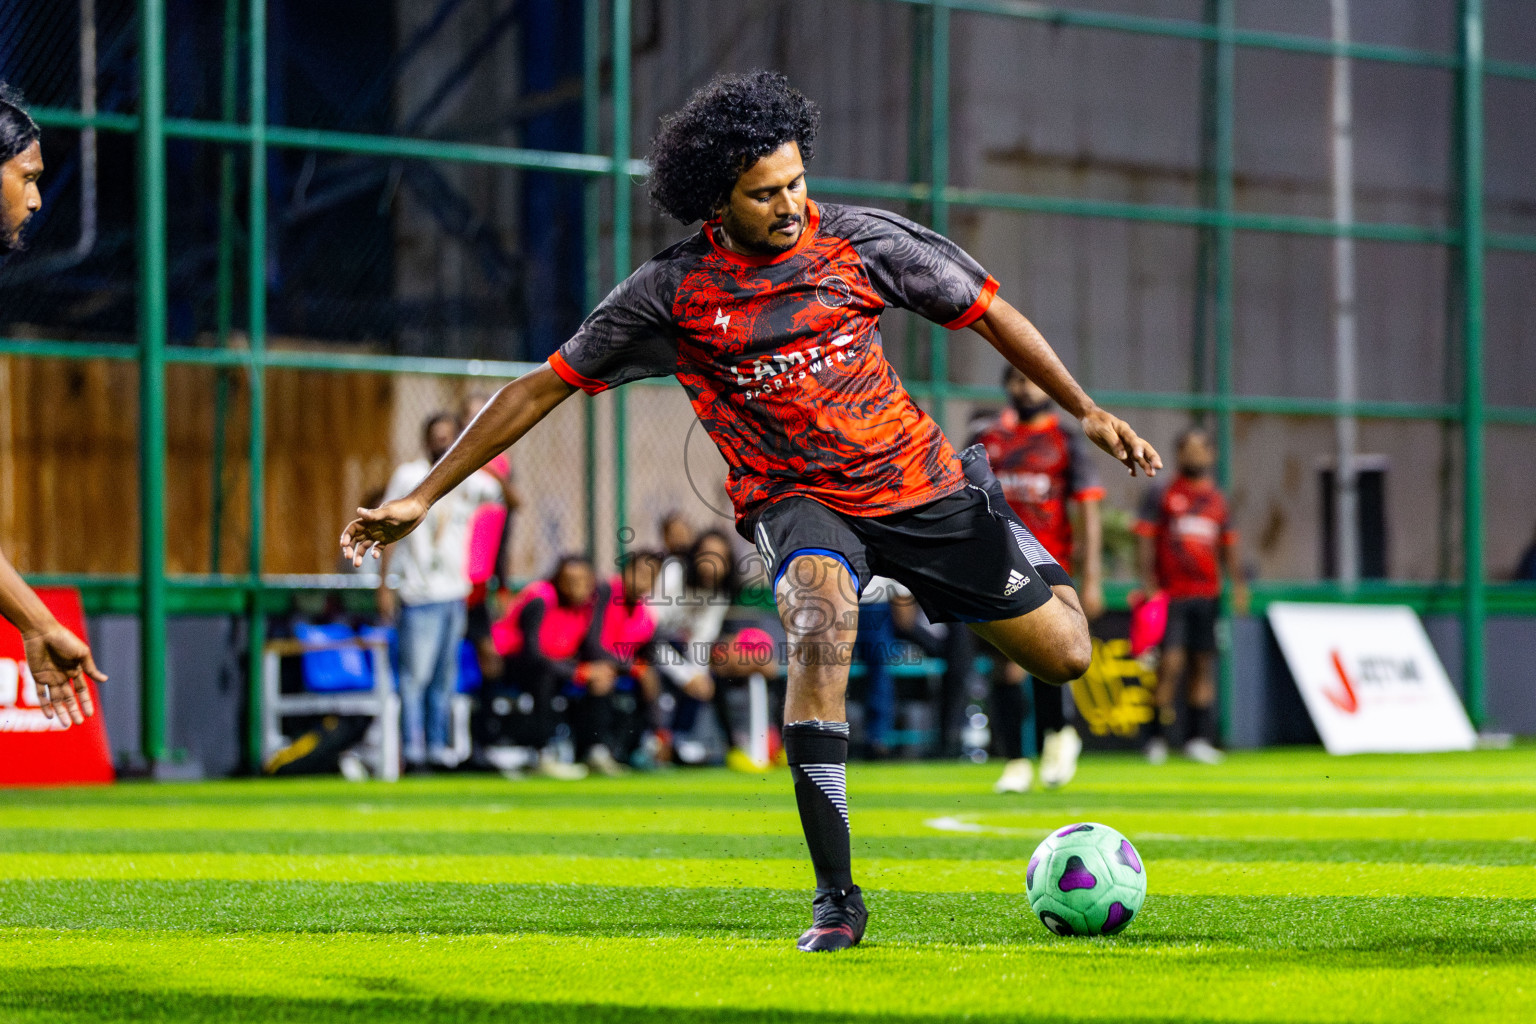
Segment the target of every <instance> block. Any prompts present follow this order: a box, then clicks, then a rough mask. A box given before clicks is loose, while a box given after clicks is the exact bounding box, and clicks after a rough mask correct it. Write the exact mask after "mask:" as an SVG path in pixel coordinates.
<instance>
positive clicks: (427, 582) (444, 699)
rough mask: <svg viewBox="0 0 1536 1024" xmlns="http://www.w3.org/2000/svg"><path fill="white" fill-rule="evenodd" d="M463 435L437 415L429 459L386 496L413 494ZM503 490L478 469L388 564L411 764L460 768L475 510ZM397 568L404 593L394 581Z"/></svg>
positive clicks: (428, 439) (386, 603) (386, 605)
mask: <svg viewBox="0 0 1536 1024" xmlns="http://www.w3.org/2000/svg"><path fill="white" fill-rule="evenodd" d="M458 436H459V421H458V419H457V418H456V417H455V416H454V415H453V414H452V413H447V412H437V413H433V414H432V415H431V416H429V417H427V421H426V424H425V425H424V426H423V428H422V441H423V444H424V446H425V448H426V451H427V458H424V459H416V460H414V461H412V462H407V463H405V464H404V465H402V466H400V467H399V468H398V469H396V470H395V473H394V475H393V476H392V477H390V480H389V486H388V487H387V488H386V489H385V500H391V499H394V498H399V497H403V496H404V495H407V494H409V493H411V491H412V490H414V489H415V488H416V486H417V485H418V484H420V483H421V482H422V480H424V479H426V476H427V473H428V472H430V471H431V469H432V466H433V465H434V464H436V462H437V460H438V459H440V458H442V457H443V455H444V453H446V452H447V451H448V449H449V448H450V447H452V445H453V442H454V440H455V439H456V438H457V437H458ZM502 500H503V496H502V487H501V486H500V485H499V484H498V483H497V481H496V480H495V479H494V478H493V477H492V476H491V475H490V474H489V473H486V472H484V471H483V470H482V471H480V472H477V473H474V474H471V475H470V476H469V477H468V478H467V479H466V480H465V481H464V482H463V483H462V484H460V485H459V486H458V487H456V488H454V489H453V490H452V491H450V492H449V493H448V494H447V495H445V496H444V498H443V500H442V501H440V502H439V503H438V504H437V505H435V506H433V508H432V511H431V512H430V513H429V514H428V515H427V517H426V520H425V521H424V522H423V523H422V528H421V529H419V530H417V531H416V532H415V533H413V534H412V535H411V536H410V537H408V538H406V539H405V540H404V541H403V542H402V543H400V544H398V545H396V546H395V548H394V549H393V550H392V551H391V553H390V556H389V560H388V561H387V562H386V563H385V565H384V567H383V569H381V576H380V580H381V582H380V585H379V614H380V616H381V617H382V618H383V619H385V620H386V621H389V620H398V623H397V624H398V628H399V632H400V704H401V731H402V733H403V737H402V738H403V744H402V746H403V748H404V754H405V762H406V765H407V766H409V767H418V768H419V767H422V766H424V765H425V764H426V763H427V762H428V760H431V761H432V762H433V763H435V764H438V765H440V766H443V767H453V766H454V763H455V759H454V757H453V755H452V754H451V753H450V747H449V745H448V716H449V700H450V699H451V698H452V696H453V694H454V691H455V690H457V689H458V684H459V646H460V644H461V643H462V642H463V640H464V630H465V614H466V613H465V605H464V599H465V598H467V597H468V596H469V592H470V589H471V588H470V582H469V572H468V569H467V567H466V564H465V563H466V560H467V557H468V554H469V525H470V520H471V519H472V518H473V517H474V514H475V510H476V509H477V508H479V507H480V506H481V505H483V504H486V503H487V502H497V501H502ZM391 573H393V574H394V575H395V576H396V577H397V579H398V581H399V588H398V591H395V590H391V589H390V588H389V585H388V583H387V582H385V581H387V579H388V576H389V575H390V574H391Z"/></svg>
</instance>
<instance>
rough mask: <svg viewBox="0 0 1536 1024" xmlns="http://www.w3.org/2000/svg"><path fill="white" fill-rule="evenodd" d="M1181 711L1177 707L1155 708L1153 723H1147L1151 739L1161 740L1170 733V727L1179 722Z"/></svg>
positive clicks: (1153, 710)
mask: <svg viewBox="0 0 1536 1024" xmlns="http://www.w3.org/2000/svg"><path fill="white" fill-rule="evenodd" d="M1178 717H1179V710H1178V708H1175V707H1167V708H1160V707H1155V706H1154V707H1153V708H1152V721H1150V722H1148V723H1147V736H1148V738H1149V739H1154V740H1160V739H1162V738H1163V737H1164V735H1165V734H1166V733H1167V731H1168V727H1169V726H1170V725H1172V724H1173V723H1174V722H1176V721H1178Z"/></svg>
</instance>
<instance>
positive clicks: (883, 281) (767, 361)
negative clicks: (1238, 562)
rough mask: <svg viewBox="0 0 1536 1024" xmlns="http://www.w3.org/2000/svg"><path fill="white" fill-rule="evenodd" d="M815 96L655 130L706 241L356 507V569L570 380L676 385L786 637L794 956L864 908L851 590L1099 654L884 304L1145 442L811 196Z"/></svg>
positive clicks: (1034, 354)
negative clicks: (810, 879) (416, 481)
mask: <svg viewBox="0 0 1536 1024" xmlns="http://www.w3.org/2000/svg"><path fill="white" fill-rule="evenodd" d="M819 125H820V114H819V112H818V111H817V109H816V106H815V104H813V103H812V102H811V101H810V100H808V99H806V98H805V97H804V96H802V95H801V94H800V93H798V92H796V91H795V90H794V89H793V88H791V87H790V85H789V82H788V80H787V79H785V78H784V76H783V75H779V74H774V73H772V72H766V71H759V72H755V73H752V74H747V75H736V76H722V77H719V78H716V79H715V80H714V81H713V82H711V83H710V84H709V85H707V86H705V87H704V88H703V89H701V90H699V91H698V92H697V93H695V94H694V95H693V97H692V98H691V99H689V101H688V103H687V105H686V106H684V107H683V109H682V110H680V111H678V112H677V113H676V114H674V115H672V116H671V117H669V118H666V119H665V120H664V121H663V124H662V127H661V132H660V133H659V134H658V135H657V137H656V140H655V146H654V152H653V156H652V164H651V165H652V168H653V173H652V176H651V195H652V197H653V198H654V200H655V202H656V204H657V205H658V206H659V207H660V208H661V209H662V210H664V211H665V212H667V213H668V214H670V215H671V216H673V217H674V218H676V219H677V220H678V221H680V222H682V223H684V224H692V223H693V222H695V221H698V220H703V221H704V226H703V228H702V229H701V230H699V231H697V232H695V233H694V234H692V235H690V236H689V237H688V238H685V239H684V240H683V241H681V242H678V243H677V244H676V245H673V246H671V247H670V248H668V249H666V250H664V251H663V252H661V253H660V254H659V255H657V256H656V257H655V258H653V259H651V260H650V261H649V262H647V263H646V264H645V265H644V266H642V267H641V268H640V269H639V270H637V271H635V272H634V273H633V274H631V275H630V276H629V278H628V279H626V280H625V281H623V282H622V283H621V284H620V285H619V286H618V287H617V288H615V289H614V290H613V292H612V293H611V294H610V295H609V296H608V297H607V298H606V299H604V300H603V302H602V304H601V305H599V306H598V308H597V309H596V310H594V311H593V313H592V314H591V315H590V316H589V317H587V319H586V321H585V322H584V323H583V324H582V325H581V328H580V330H578V331H577V332H576V335H575V336H574V337H572V338H571V339H570V340H569V341H567V342H566V343H565V344H564V345H563V346H561V348H560V350H559V351H558V352H556V353H555V354H554V355H552V356H550V358H549V361H548V362H547V363H545V364H544V365H543V366H541V367H539V368H538V369H537V370H535V371H533V372H532V373H529V374H527V375H526V376H524V377H520V378H519V379H517V380H515V381H513V382H512V383H510V384H508V385H507V386H506V387H504V388H502V389H501V391H499V392H498V393H497V394H496V396H495V397H494V398H493V399H491V401H490V403H489V404H488V405H487V406H486V407H485V409H484V410H482V411H481V413H480V415H479V416H478V417H477V418H476V419H475V421H474V422H473V423H471V424H470V425H469V427H468V428H467V429H466V430H465V431H464V433H463V434H462V435H461V436H460V437H459V439H458V441H457V443H456V444H455V445H454V447H453V449H452V450H451V451H450V452H449V453H448V454H447V455H446V456H444V457H443V459H442V460H441V461H439V462H438V463H437V465H436V466H435V467H434V468H433V470H432V472H431V474H430V475H429V476H428V477H427V478H426V480H425V481H423V482H422V484H421V485H420V486H419V487H417V488H416V490H415V491H413V492H412V493H411V494H409V495H407V496H406V497H405V498H402V499H400V500H398V501H392V502H389V503H387V504H385V505H383V506H381V507H379V508H377V509H363V510H359V518H358V519H356V520H354V521H353V522H352V523H351V524H349V525H348V526H347V528H346V530H345V531H344V532H343V534H342V538H341V543H342V549H343V551H344V552H345V553H346V554H347V556H348V557H350V558H351V559H352V560H353V562H354V564H359V565H360V564H361V563H362V559H363V557H364V556H365V555H366V554H367V553H368V552H369V551H373V552H374V554H375V555H377V553H378V548H379V545H381V544H389V543H392V542H394V541H396V540H399V539H400V538H401V537H403V536H405V535H406V534H407V533H409V532H410V531H411V530H412V529H414V528H415V527H416V526H417V525H418V524H419V523H420V522H421V521H422V517H423V516H424V515H425V514H426V511H427V509H428V508H429V507H430V506H431V504H432V503H433V502H434V501H436V500H437V499H438V498H440V497H441V496H442V495H444V494H446V493H448V492H449V491H450V490H452V489H453V487H454V486H455V485H456V484H458V482H459V481H461V480H463V479H464V478H465V477H466V476H468V475H469V474H470V473H472V472H474V471H475V470H476V469H478V468H479V467H480V466H481V465H483V464H484V463H485V462H486V461H487V460H488V459H490V458H492V457H493V456H495V455H496V454H497V453H498V452H500V451H502V450H503V449H505V448H506V447H507V446H509V445H511V444H512V443H514V442H515V441H517V439H518V438H520V437H522V436H523V435H524V434H525V433H527V432H528V430H529V429H530V428H532V427H533V426H534V424H536V423H538V422H539V421H540V420H541V419H542V418H543V417H544V416H545V415H547V414H548V413H549V411H550V410H551V409H553V408H554V407H555V406H557V405H559V404H560V403H561V402H562V401H564V400H565V399H566V398H567V397H568V396H569V395H571V394H572V393H573V392H574V391H576V390H577V389H580V390H583V391H586V392H588V393H591V394H595V393H597V392H599V391H604V390H606V389H608V388H612V387H617V386H619V385H621V384H625V383H627V382H629V381H632V380H638V379H640V378H643V377H660V376H675V377H676V378H677V379H678V381H679V383H681V384H682V385H683V387H684V389H685V390H686V391H687V393H688V395H689V398H690V400H691V401H692V403H693V408H694V411H695V413H696V414H697V415H698V417H699V420H700V421H701V422H702V423H703V425H704V427H705V429H706V430H707V431H708V432H709V435H710V437H711V438H713V439H714V441H715V444H716V445H717V446H718V447H719V449H720V453H721V454H722V455H723V456H724V458H725V461H726V463H727V465H728V467H729V470H730V472H729V477H728V481H727V489H728V490H729V492H730V496H731V500H732V503H733V504H734V506H735V511H736V528H737V530H738V532H740V533H741V534H742V536H744V537H746V538H748V539H751V540H753V541H755V542H756V544H757V548H758V551H759V552H760V553H761V555H762V557H763V561H764V563H765V564H766V567H767V571H768V573H769V576H770V578H771V579H772V581H773V586H774V595H775V597H776V599H777V601H778V607H779V615H780V617H781V618H782V619H783V622H784V626H785V629H786V631H787V632H788V634H789V637H790V640H791V648H790V666H789V691H788V695H787V702H786V707H785V716H784V717H785V725H784V732H783V735H784V751H785V754H786V756H787V759H788V761H789V765H790V770H791V773H792V775H793V778H794V785H795V797H796V801H797V803H798V805H799V809H800V819H801V824H802V826H803V827H804V830H805V838H806V844H807V846H808V847H809V849H810V857H811V863H812V866H813V867H814V869H815V874H816V892H815V896H814V899H813V901H812V925H811V928H810V929H809V930H808V931H806V932H805V934H804V935H802V936H801V937H800V939H799V942H798V948H800V949H802V950H806V951H822V950H839V949H847V948H849V947H851V946H854V945H857V944H858V942H859V940H860V939H861V938H862V937H863V935H864V928H865V924H866V921H867V919H868V914H867V912H866V910H865V907H864V900H863V896H862V894H861V893H860V891H859V887H858V886H857V885H855V884H854V882H853V873H852V868H851V856H850V851H849V831H848V801H847V786H846V762H847V753H848V725H847V719H846V716H845V713H844V693H845V691H846V689H847V683H848V667H849V657H850V652H851V650H852V648H853V641H854V638H855V636H856V634H857V630H858V618H859V614H858V613H859V606H858V596H859V592H860V590H861V588H862V587H863V586H864V585H865V584H867V583H868V582H869V580H870V578H871V577H872V576H875V575H881V576H890V577H893V578H895V579H896V580H898V581H900V582H901V583H902V584H904V585H905V586H906V587H907V588H908V589H909V590H911V592H912V593H913V595H914V596H915V597H916V598H917V600H918V601H919V602H920V603H921V604H922V606H923V608H924V610H925V611H926V612H927V613H928V616H929V617H930V618H931V619H933V620H934V621H939V622H964V623H967V624H968V625H969V626H970V627H971V629H973V630H975V631H976V633H977V634H979V635H980V636H981V637H983V638H984V639H986V640H987V641H989V642H990V643H991V644H992V645H993V646H994V647H996V648H997V649H998V650H1000V651H1002V652H1003V653H1004V654H1005V655H1007V656H1008V657H1009V658H1011V659H1013V660H1014V661H1016V662H1018V664H1019V665H1020V666H1021V667H1022V668H1024V670H1025V671H1027V672H1029V673H1030V674H1032V675H1034V676H1035V677H1036V678H1039V679H1043V680H1046V681H1047V682H1050V683H1055V684H1058V685H1060V684H1063V683H1066V682H1068V681H1070V680H1072V679H1075V678H1077V677H1078V676H1079V675H1081V674H1082V673H1083V672H1084V671H1085V670H1086V669H1087V667H1088V662H1089V658H1090V656H1091V653H1092V649H1091V646H1090V641H1089V637H1088V622H1087V620H1086V619H1085V618H1084V616H1083V611H1082V605H1081V603H1080V602H1079V600H1078V597H1077V593H1076V591H1075V590H1074V588H1073V586H1072V580H1071V578H1070V577H1069V576H1068V575H1067V573H1066V572H1065V571H1063V570H1062V568H1061V566H1059V565H1058V564H1057V563H1056V562H1055V560H1053V559H1052V558H1051V556H1050V555H1049V554H1048V553H1047V552H1046V550H1045V548H1044V547H1042V546H1041V545H1040V543H1039V542H1038V541H1037V540H1036V539H1035V538H1034V537H1033V536H1032V535H1031V534H1030V533H1029V531H1028V530H1027V529H1026V528H1025V527H1024V525H1023V524H1022V523H1021V522H1020V521H1019V519H1018V517H1017V516H1016V515H1015V514H1014V513H1013V511H1012V510H1011V509H1010V508H1009V506H1008V502H1007V501H1006V500H1005V499H1004V496H1003V493H1002V489H1001V487H1000V486H999V485H998V482H997V479H996V478H995V477H994V476H993V475H992V471H991V468H990V467H989V466H988V464H987V459H986V453H985V450H984V449H982V448H980V446H976V447H973V448H970V449H967V450H966V451H965V452H963V453H959V454H957V453H956V452H955V450H954V448H953V447H951V446H950V443H949V441H948V440H946V439H945V437H944V434H943V432H942V431H941V430H940V429H939V427H938V425H937V424H936V423H935V422H934V421H933V420H932V419H931V418H929V417H928V416H927V415H926V414H925V413H924V412H923V411H922V410H921V409H919V408H918V407H917V405H916V403H914V402H913V400H912V398H911V396H910V395H908V394H907V392H906V390H905V389H904V388H903V387H902V385H901V383H900V381H898V380H897V379H896V374H895V372H894V371H893V370H892V368H891V365H890V363H888V362H887V361H886V358H885V356H884V354H883V352H882V349H881V342H880V329H879V328H880V314H881V312H882V311H884V310H885V309H886V308H887V307H889V306H899V307H901V308H903V309H909V310H913V311H915V312H916V313H918V314H920V315H922V316H924V317H926V318H928V319H929V320H932V321H934V322H936V323H940V324H943V325H944V326H946V327H948V328H951V329H953V330H959V329H960V328H963V327H969V328H971V329H972V330H974V331H976V332H977V333H978V334H980V335H981V336H982V337H983V338H985V339H987V341H988V342H990V343H991V344H992V345H993V346H994V347H995V348H996V349H997V350H998V351H999V352H1001V353H1002V354H1003V356H1004V357H1005V358H1006V359H1007V360H1008V362H1009V363H1011V364H1013V365H1014V366H1017V367H1018V368H1019V369H1020V370H1021V371H1023V373H1024V374H1025V375H1027V376H1028V377H1029V378H1030V379H1031V380H1034V381H1037V382H1038V383H1039V384H1040V386H1041V387H1042V388H1044V389H1045V391H1046V392H1047V393H1048V394H1049V395H1050V396H1051V397H1052V398H1053V399H1055V401H1056V402H1057V403H1058V404H1060V405H1061V406H1062V408H1064V409H1065V410H1066V411H1067V412H1068V413H1070V414H1071V415H1072V416H1074V417H1075V418H1076V419H1077V420H1078V421H1079V422H1080V423H1081V425H1082V430H1083V432H1084V433H1085V434H1086V435H1087V437H1088V438H1089V439H1090V440H1091V441H1093V442H1094V443H1095V444H1097V445H1098V446H1099V447H1100V448H1102V449H1104V450H1105V451H1106V452H1108V453H1109V454H1110V455H1113V456H1114V457H1115V458H1117V459H1119V460H1120V461H1121V462H1123V463H1124V464H1125V465H1126V467H1127V468H1128V469H1129V470H1130V472H1131V473H1132V475H1135V473H1136V472H1137V471H1138V470H1140V471H1141V472H1144V473H1146V474H1147V475H1148V476H1151V475H1152V474H1154V473H1155V472H1156V471H1157V469H1159V468H1160V467H1161V466H1162V460H1161V459H1160V458H1159V457H1158V454H1157V452H1155V451H1154V450H1153V449H1152V446H1151V445H1149V444H1147V443H1146V442H1144V441H1143V440H1141V438H1139V437H1137V436H1136V433H1135V432H1134V431H1133V430H1131V428H1130V427H1129V426H1128V425H1127V424H1126V423H1125V422H1123V421H1122V420H1120V419H1117V418H1116V417H1114V416H1112V415H1110V414H1109V413H1108V412H1106V411H1104V410H1103V409H1100V408H1099V407H1098V406H1097V405H1095V404H1094V403H1093V401H1092V399H1090V398H1089V397H1088V395H1087V394H1085V393H1084V392H1083V389H1082V388H1080V387H1079V386H1078V385H1077V382H1076V381H1075V380H1073V379H1072V375H1071V374H1070V373H1068V372H1067V370H1066V368H1065V367H1064V366H1062V364H1061V361H1060V360H1059V359H1058V358H1057V357H1056V354H1055V353H1054V352H1053V351H1052V350H1051V347H1050V346H1049V345H1048V344H1047V343H1046V341H1045V339H1044V338H1043V337H1041V336H1040V333H1039V332H1038V331H1036V330H1035V328H1034V327H1033V326H1032V325H1031V324H1030V322H1029V321H1028V320H1026V319H1025V318H1024V316H1023V315H1022V314H1021V313H1019V312H1018V311H1017V310H1015V309H1014V308H1013V307H1012V306H1011V305H1009V304H1008V303H1007V302H1006V301H1005V300H1003V299H1002V298H1001V297H999V296H998V294H997V290H998V283H997V281H996V280H994V279H993V278H992V277H991V276H990V275H988V274H987V272H986V271H985V270H983V269H982V268H981V266H980V265H979V264H977V262H976V261H975V260H973V259H972V258H971V257H970V256H969V255H967V254H966V253H965V252H964V251H963V250H962V249H961V248H960V247H959V246H957V245H955V244H954V243H953V242H951V241H950V240H949V239H947V238H944V237H942V236H940V235H938V234H935V233H934V232H932V231H929V230H928V229H927V228H924V227H921V226H920V225H917V224H914V223H912V222H911V221H908V220H905V219H903V218H901V217H898V216H896V215H894V214H891V213H886V212H885V211H883V210H872V209H863V208H859V207H853V206H834V205H832V204H825V205H821V204H817V203H814V202H812V201H811V200H810V198H809V197H808V196H807V194H806V178H805V166H804V165H805V162H806V161H807V160H809V159H810V157H811V155H812V152H813V149H812V147H813V145H814V143H815V140H816V131H817V128H818V127H819Z"/></svg>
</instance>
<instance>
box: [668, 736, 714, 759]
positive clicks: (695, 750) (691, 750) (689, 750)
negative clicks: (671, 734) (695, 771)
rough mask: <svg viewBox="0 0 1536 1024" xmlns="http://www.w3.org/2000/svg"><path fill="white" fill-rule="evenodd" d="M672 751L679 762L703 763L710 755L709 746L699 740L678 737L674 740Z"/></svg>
mask: <svg viewBox="0 0 1536 1024" xmlns="http://www.w3.org/2000/svg"><path fill="white" fill-rule="evenodd" d="M672 753H673V754H674V755H675V756H676V757H677V760H678V763H679V764H703V763H704V759H705V758H707V757H708V756H709V748H708V747H706V746H705V745H704V744H702V743H700V742H699V741H698V740H693V739H677V740H673V741H672Z"/></svg>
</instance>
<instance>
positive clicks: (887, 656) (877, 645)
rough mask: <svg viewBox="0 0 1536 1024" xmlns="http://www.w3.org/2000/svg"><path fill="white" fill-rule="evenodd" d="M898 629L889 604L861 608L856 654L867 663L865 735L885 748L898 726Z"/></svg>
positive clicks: (867, 605) (860, 606)
mask: <svg viewBox="0 0 1536 1024" xmlns="http://www.w3.org/2000/svg"><path fill="white" fill-rule="evenodd" d="M895 643H896V628H895V624H894V623H893V622H892V621H891V606H890V605H889V604H885V603H880V604H861V605H859V632H858V638H857V639H856V640H855V641H854V647H853V653H854V654H855V655H856V656H857V657H858V659H859V660H860V661H862V662H863V663H864V670H865V671H866V672H868V673H869V675H868V677H867V680H866V681H867V682H868V684H869V685H868V689H867V690H866V692H865V696H864V735H865V738H866V740H867V742H869V743H871V744H874V745H876V746H880V747H884V746H885V745H886V744H887V743H888V742H889V740H890V734H891V730H892V729H893V728H894V727H895V725H896V677H895V676H893V675H892V674H891V665H890V662H891V648H892V647H893V646H895Z"/></svg>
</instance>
